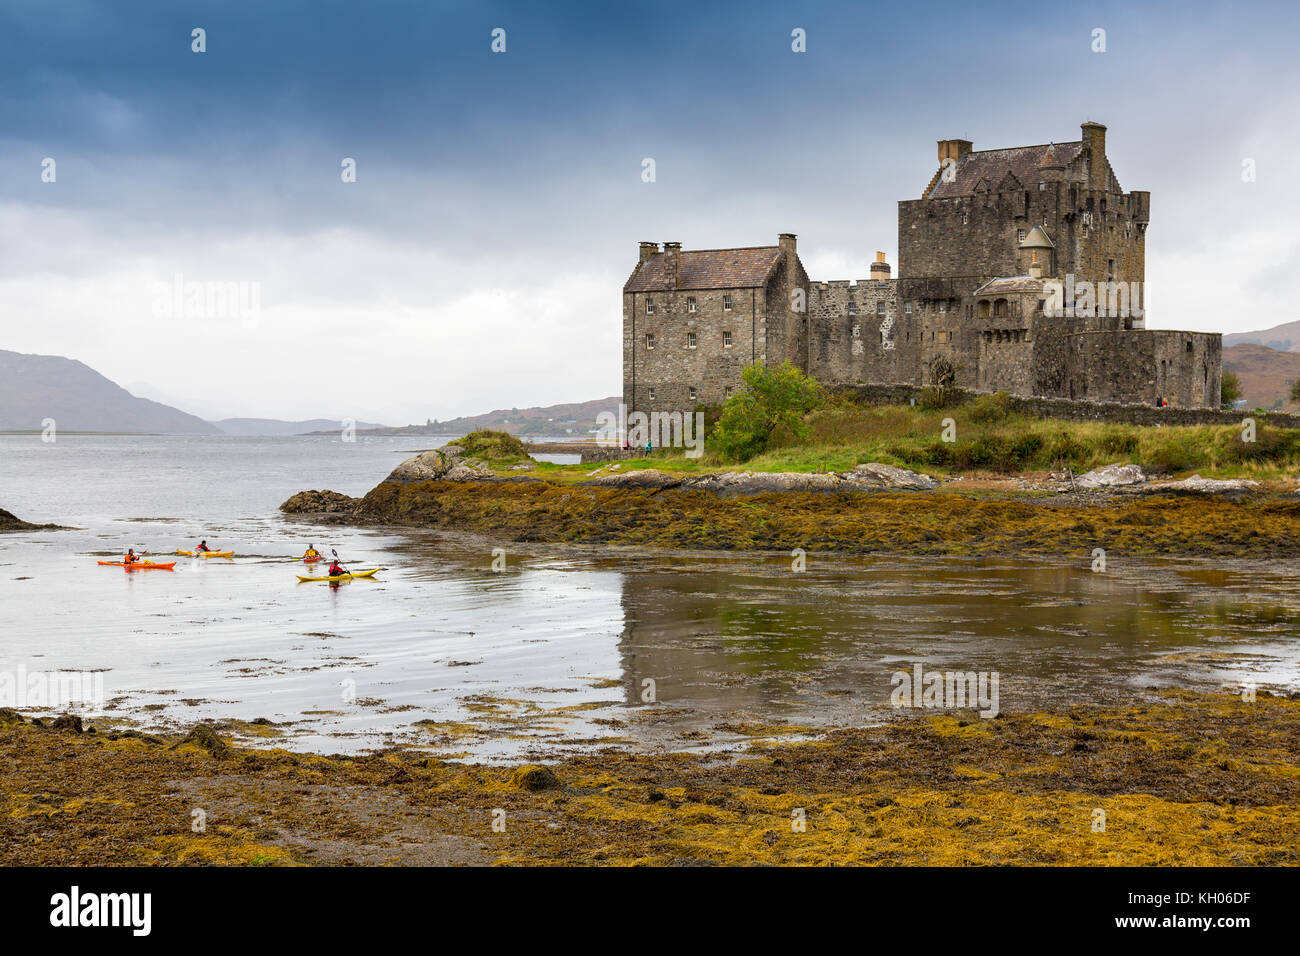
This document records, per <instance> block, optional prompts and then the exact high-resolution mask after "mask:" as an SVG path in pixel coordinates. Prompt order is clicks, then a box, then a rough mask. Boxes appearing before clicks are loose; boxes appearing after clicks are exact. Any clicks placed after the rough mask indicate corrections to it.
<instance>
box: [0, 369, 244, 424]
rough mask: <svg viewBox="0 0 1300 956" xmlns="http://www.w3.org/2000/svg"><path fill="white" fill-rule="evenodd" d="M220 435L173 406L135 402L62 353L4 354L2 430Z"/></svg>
mask: <svg viewBox="0 0 1300 956" xmlns="http://www.w3.org/2000/svg"><path fill="white" fill-rule="evenodd" d="M47 418H51V419H53V420H54V423H55V428H57V429H58V430H59V431H65V432H66V431H88V432H150V433H154V434H184V435H215V434H218V430H217V427H216V426H215V425H212V424H209V423H208V422H205V421H204V420H203V419H201V418H199V417H197V416H195V415H189V414H187V413H185V412H182V411H180V410H179V409H175V408H172V407H171V406H170V405H163V404H162V403H160V402H152V401H150V400H149V399H147V398H136V397H135V396H134V395H132V394H131V393H130V392H128V391H127V390H126V389H124V388H122V387H121V386H120V385H116V384H114V383H113V382H110V381H109V380H108V379H106V378H105V377H104V376H102V375H100V374H99V373H98V372H96V371H95V370H94V369H92V368H90V367H89V366H88V365H85V364H83V363H81V362H78V361H76V360H75V359H68V358H62V357H61V356H58V355H24V354H23V353H21V352H6V351H3V350H0V431H40V430H41V428H42V427H43V425H42V422H43V421H44V420H45V419H47Z"/></svg>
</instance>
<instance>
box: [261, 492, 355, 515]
mask: <svg viewBox="0 0 1300 956" xmlns="http://www.w3.org/2000/svg"><path fill="white" fill-rule="evenodd" d="M360 502H361V499H360V498H349V497H348V496H347V495H344V494H340V493H339V492H337V491H300V492H298V493H297V494H296V495H294V496H293V497H292V498H290V499H289V500H288V501H286V502H285V503H284V504H282V505H280V510H281V511H283V512H284V513H285V514H298V515H302V514H318V515H326V514H328V515H337V514H352V513H353V512H354V511H356V509H357V505H358V504H360Z"/></svg>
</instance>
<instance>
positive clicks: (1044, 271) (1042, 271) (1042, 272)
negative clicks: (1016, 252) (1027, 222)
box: [1020, 226, 1056, 279]
mask: <svg viewBox="0 0 1300 956" xmlns="http://www.w3.org/2000/svg"><path fill="white" fill-rule="evenodd" d="M1055 252H1056V246H1055V244H1054V243H1053V242H1052V240H1051V239H1049V238H1048V236H1047V233H1046V232H1044V231H1043V227H1042V226H1034V228H1033V229H1030V230H1029V232H1028V234H1027V235H1026V236H1025V238H1024V241H1023V242H1021V243H1020V263H1021V266H1022V268H1023V269H1024V270H1025V272H1024V274H1025V275H1027V276H1032V277H1033V278H1035V279H1041V278H1042V277H1043V276H1054V275H1056V262H1055V261H1054V260H1055Z"/></svg>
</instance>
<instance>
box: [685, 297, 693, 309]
mask: <svg viewBox="0 0 1300 956" xmlns="http://www.w3.org/2000/svg"><path fill="white" fill-rule="evenodd" d="M686 311H687V312H694V311H695V296H693V295H688V296H687V297H686Z"/></svg>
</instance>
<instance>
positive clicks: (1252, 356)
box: [1223, 323, 1300, 410]
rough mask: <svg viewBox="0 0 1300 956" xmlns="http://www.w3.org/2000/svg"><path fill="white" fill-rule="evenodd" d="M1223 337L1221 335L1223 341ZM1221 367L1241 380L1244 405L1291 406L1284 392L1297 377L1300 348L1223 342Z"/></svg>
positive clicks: (1299, 374) (1299, 372)
mask: <svg viewBox="0 0 1300 956" xmlns="http://www.w3.org/2000/svg"><path fill="white" fill-rule="evenodd" d="M1297 325H1300V323H1297ZM1279 328H1286V326H1279ZM1227 338H1228V337H1227V336H1224V341H1225V342H1226V341H1227ZM1223 370H1224V371H1225V372H1232V373H1233V374H1234V375H1236V376H1237V378H1238V379H1240V380H1241V391H1242V397H1243V398H1245V399H1246V407H1248V408H1273V407H1275V406H1276V407H1277V408H1287V409H1288V410H1289V409H1291V408H1293V407H1294V403H1292V402H1291V400H1290V398H1289V397H1288V396H1289V395H1290V392H1291V383H1292V382H1294V381H1295V380H1296V379H1297V378H1300V351H1297V352H1285V351H1278V350H1277V349H1272V348H1266V347H1265V346H1263V345H1229V346H1224V349H1223Z"/></svg>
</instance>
